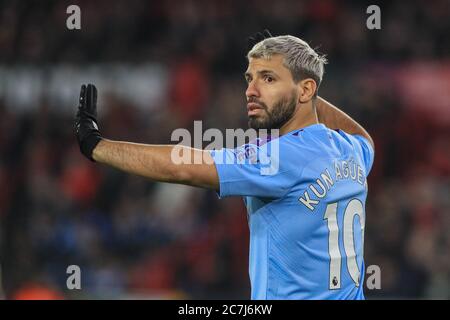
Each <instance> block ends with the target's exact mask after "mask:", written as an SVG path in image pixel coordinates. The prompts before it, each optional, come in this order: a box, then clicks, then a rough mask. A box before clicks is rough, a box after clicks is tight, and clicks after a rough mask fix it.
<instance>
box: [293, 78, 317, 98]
mask: <svg viewBox="0 0 450 320" xmlns="http://www.w3.org/2000/svg"><path fill="white" fill-rule="evenodd" d="M297 86H298V93H299V94H298V102H299V103H306V102H309V101H310V100H311V99H312V98H313V97H314V93H315V92H316V89H317V84H316V81H314V80H313V79H311V78H306V79H303V80H301V81H299V82H298V85H297Z"/></svg>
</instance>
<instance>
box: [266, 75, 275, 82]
mask: <svg viewBox="0 0 450 320" xmlns="http://www.w3.org/2000/svg"><path fill="white" fill-rule="evenodd" d="M274 80H275V79H274V78H273V77H271V76H265V77H264V81H266V82H269V83H270V82H273V81H274Z"/></svg>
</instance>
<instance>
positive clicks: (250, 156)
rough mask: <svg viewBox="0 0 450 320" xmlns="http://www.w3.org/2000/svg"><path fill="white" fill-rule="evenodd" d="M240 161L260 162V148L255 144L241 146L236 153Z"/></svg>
mask: <svg viewBox="0 0 450 320" xmlns="http://www.w3.org/2000/svg"><path fill="white" fill-rule="evenodd" d="M236 158H237V160H238V163H250V164H256V163H258V149H257V146H255V145H248V144H247V145H245V146H243V147H242V148H239V150H237V153H236Z"/></svg>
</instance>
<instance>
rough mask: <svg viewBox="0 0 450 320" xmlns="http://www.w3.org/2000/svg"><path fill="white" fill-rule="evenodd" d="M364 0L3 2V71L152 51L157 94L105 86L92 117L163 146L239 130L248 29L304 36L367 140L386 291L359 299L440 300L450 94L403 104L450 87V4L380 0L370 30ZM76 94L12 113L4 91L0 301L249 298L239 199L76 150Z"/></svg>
mask: <svg viewBox="0 0 450 320" xmlns="http://www.w3.org/2000/svg"><path fill="white" fill-rule="evenodd" d="M70 4H77V5H79V6H80V8H81V14H82V29H81V30H78V31H69V30H68V29H67V28H65V20H66V18H67V16H68V15H67V14H66V8H67V6H68V5H70ZM370 4H373V3H371V2H368V1H361V2H358V3H357V4H354V3H353V4H352V3H351V2H341V1H335V0H324V1H314V2H313V1H298V0H295V1H287V0H283V1H265V0H263V1H262V0H259V1H255V0H253V1H237V0H236V1H234V0H232V1H206V0H205V1H188V0H176V1H175V0H169V1H151V2H150V1H95V2H92V1H71V3H68V2H66V1H5V2H2V3H1V4H0V69H1V68H2V67H5V66H13V67H14V66H18V67H25V68H26V67H27V66H33V67H38V68H43V69H45V68H47V67H48V66H52V65H57V64H62V63H69V64H71V65H74V66H79V67H80V68H83V67H85V66H86V65H92V64H101V63H106V62H108V63H113V64H114V63H124V62H125V63H130V64H133V65H134V66H139V65H141V64H143V63H147V62H152V63H156V64H158V65H159V66H160V67H161V68H163V69H164V70H165V71H166V73H167V75H168V78H167V82H166V83H165V84H164V86H165V90H164V96H163V101H162V102H161V103H160V104H159V105H158V106H154V105H152V106H151V107H150V106H149V108H142V107H137V106H136V105H135V104H134V103H133V102H132V101H130V100H127V99H123V97H119V96H118V95H117V94H115V92H113V91H111V92H106V93H103V96H102V99H103V100H101V101H99V114H100V128H101V131H102V133H103V135H104V136H106V137H108V138H111V139H116V140H127V141H134V142H141V143H152V144H165V143H171V141H170V137H171V133H172V132H173V130H174V129H176V128H188V129H192V126H193V121H194V120H203V129H204V130H206V129H207V128H219V129H221V130H224V129H225V128H245V127H246V125H247V121H246V114H245V95H244V92H245V81H244V79H243V76H242V74H243V72H244V71H245V68H246V59H245V55H246V50H247V48H246V37H247V36H248V35H251V34H252V33H254V32H257V31H261V30H262V29H264V28H268V29H270V30H271V31H272V33H273V34H275V35H278V34H293V35H296V36H299V37H301V38H303V39H305V40H306V41H308V42H309V43H310V44H311V46H312V47H315V48H319V49H318V50H319V51H320V52H321V53H325V54H327V57H328V59H329V62H330V64H329V65H328V66H327V68H326V74H325V78H324V82H323V84H322V86H321V88H320V91H319V95H321V96H323V97H324V98H326V99H327V100H329V101H331V102H332V103H334V104H336V105H337V106H339V107H341V108H342V109H343V110H344V111H346V112H347V113H349V114H350V115H351V116H352V117H354V118H355V119H357V120H358V121H359V122H360V123H361V124H362V125H363V126H364V127H365V128H366V129H367V130H368V131H369V133H370V134H371V135H372V136H373V138H374V140H375V144H376V156H375V164H374V167H373V169H372V172H371V175H370V176H369V196H368V200H367V205H366V229H365V262H366V266H368V265H378V266H380V269H381V286H382V287H381V290H365V293H366V296H367V297H368V298H375V299H376V298H425V299H427V298H440V299H449V298H450V233H449V232H448V228H449V227H450V120H449V117H448V114H449V109H450V106H449V105H448V101H449V100H446V101H444V102H443V103H442V99H441V100H438V98H439V96H440V93H439V94H433V95H431V94H427V93H428V91H426V90H425V92H424V94H423V95H422V96H423V97H424V98H423V99H408V97H411V96H412V95H413V96H417V92H418V91H420V90H419V89H420V88H423V86H425V85H424V84H423V83H418V82H417V81H416V80H417V79H418V78H419V80H420V76H421V75H423V74H424V72H425V73H427V74H430V75H431V76H430V77H427V79H428V81H429V86H432V87H438V88H447V89H448V90H446V92H442V95H445V94H447V96H448V94H449V92H450V60H449V59H448V58H449V53H450V52H449V51H450V50H449V46H450V41H448V30H450V25H449V24H450V11H449V10H448V7H447V6H448V2H447V1H446V0H435V1H418V0H417V1H389V2H386V3H384V2H383V3H381V2H380V7H381V16H382V24H381V27H382V29H381V30H372V31H370V30H368V29H367V28H366V19H367V17H368V14H366V11H365V10H366V8H367V6H368V5H370ZM405 70H406V71H405ZM436 70H440V71H442V70H444V72H441V74H440V75H439V76H434V75H435V74H437V72H438V71H436ZM405 72H406V73H405ZM405 74H408V75H410V76H408V77H405V76H404V75H405ZM5 81H6V82H7V81H8V79H2V82H1V83H4V82H5ZM101 86H102V84H99V87H101ZM136 86H139V83H136ZM426 88H427V87H426ZM78 90H79V87H74V88H73V108H71V106H58V105H52V103H51V102H49V101H47V100H46V99H41V101H36V102H35V104H34V105H33V106H32V108H29V109H27V110H26V111H23V110H22V111H20V112H18V111H16V110H14V106H11V105H10V104H11V103H10V102H9V103H6V102H5V101H4V99H3V98H4V97H3V96H2V92H3V91H2V89H1V87H0V114H1V115H2V116H1V117H0V235H1V238H0V241H1V242H0V245H1V250H0V258H1V266H2V284H3V290H4V296H5V297H6V298H12V299H22V298H30V297H31V298H33V297H42V298H49V299H50V298H130V297H131V298H195V299H197V298H206V299H215V298H225V299H226V298H237V299H240V298H241V299H248V298H249V290H250V284H249V279H248V225H247V220H246V212H245V208H244V205H243V202H242V200H241V199H239V198H229V199H223V200H219V199H218V197H217V195H216V194H215V193H214V192H212V191H206V190H201V189H196V188H191V187H186V186H178V185H169V184H162V183H154V182H151V181H148V180H145V179H143V178H141V177H136V176H131V175H126V174H123V173H121V172H119V171H116V170H114V169H111V168H107V167H105V166H101V165H96V164H94V163H92V162H90V161H88V160H86V159H85V158H84V157H83V156H82V155H81V154H80V152H79V150H78V145H77V144H76V141H75V137H74V134H73V131H72V125H73V117H74V114H75V110H76V106H77V99H78ZM422 91H423V90H422ZM440 105H442V107H436V106H440ZM433 106H434V107H433ZM446 107H447V108H446ZM68 110H69V111H70V110H73V113H72V112H68ZM444 115H446V116H444ZM70 265H78V266H79V267H80V268H81V274H82V275H81V277H82V282H81V283H82V289H81V290H73V291H70V290H68V289H67V287H66V280H67V277H68V276H69V275H68V274H67V273H66V270H67V267H68V266H70Z"/></svg>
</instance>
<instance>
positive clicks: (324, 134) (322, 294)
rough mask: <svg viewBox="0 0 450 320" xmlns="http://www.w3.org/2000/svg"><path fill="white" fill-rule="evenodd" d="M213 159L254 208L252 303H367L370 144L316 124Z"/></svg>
mask: <svg viewBox="0 0 450 320" xmlns="http://www.w3.org/2000/svg"><path fill="white" fill-rule="evenodd" d="M275 143H277V145H276V148H275ZM273 150H276V152H277V154H276V157H274V155H275V153H274V151H273ZM211 155H212V157H213V159H214V162H215V164H216V168H217V172H218V175H219V180H220V191H219V196H220V197H227V196H243V197H244V202H245V204H246V207H247V211H248V222H249V227H250V266H249V272H250V281H251V287H252V294H251V296H252V299H364V294H363V284H364V272H365V270H364V261H363V247H364V222H365V210H364V207H365V201H366V196H367V182H366V178H367V175H368V174H369V171H370V169H371V167H372V163H373V159H374V151H373V149H372V146H371V145H370V144H369V143H368V141H367V140H366V139H365V138H363V137H362V136H358V135H349V134H347V133H345V132H343V131H340V130H338V131H334V130H331V129H328V128H327V127H325V126H324V125H323V124H315V125H311V126H308V127H306V128H303V129H300V130H295V131H292V132H289V133H287V134H285V135H283V136H281V137H279V138H277V139H273V140H272V141H269V142H267V143H261V141H257V142H255V143H250V144H247V145H244V146H241V147H239V148H237V149H221V150H215V151H211ZM255 155H257V156H255ZM263 157H264V158H267V157H269V158H270V159H271V166H272V170H264V166H265V165H266V163H267V162H264V161H262V160H261V159H263ZM242 158H245V159H246V160H248V161H245V162H242V161H240V160H242ZM237 162H238V163H237ZM274 163H275V165H273V164H274Z"/></svg>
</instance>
